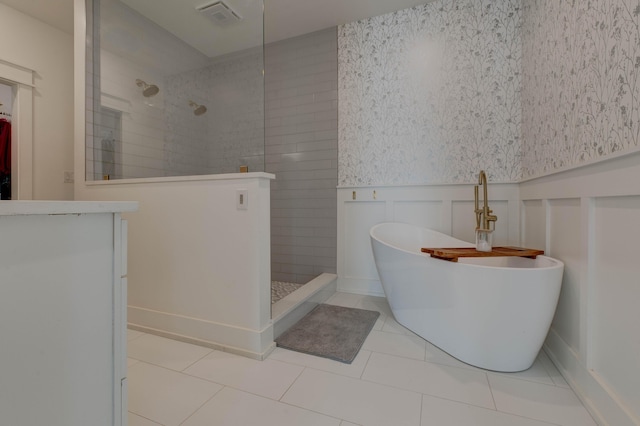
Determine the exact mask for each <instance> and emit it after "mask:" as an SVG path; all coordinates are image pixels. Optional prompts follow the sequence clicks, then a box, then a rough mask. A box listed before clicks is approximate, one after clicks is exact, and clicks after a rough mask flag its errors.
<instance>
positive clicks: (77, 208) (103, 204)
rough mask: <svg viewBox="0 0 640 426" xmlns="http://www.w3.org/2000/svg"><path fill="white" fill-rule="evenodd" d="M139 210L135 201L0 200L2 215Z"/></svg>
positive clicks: (0, 212) (0, 214)
mask: <svg viewBox="0 0 640 426" xmlns="http://www.w3.org/2000/svg"><path fill="white" fill-rule="evenodd" d="M136 210H138V203H137V202H135V201H35V200H34V201H31V200H29V201H26V200H25V201H17V200H16V201H13V200H12V201H0V216H20V215H56V214H87V213H122V212H134V211H136Z"/></svg>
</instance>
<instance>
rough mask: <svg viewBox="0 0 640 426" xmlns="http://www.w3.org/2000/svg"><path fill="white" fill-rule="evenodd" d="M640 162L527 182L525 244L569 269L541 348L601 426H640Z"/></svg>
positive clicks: (639, 158) (625, 160) (636, 157)
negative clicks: (539, 249) (561, 262)
mask: <svg viewBox="0 0 640 426" xmlns="http://www.w3.org/2000/svg"><path fill="white" fill-rule="evenodd" d="M638 176H640V154H630V155H627V156H624V157H621V158H618V159H613V160H609V161H604V162H600V163H597V164H594V165H590V166H586V167H582V168H579V169H574V170H571V171H567V172H563V173H558V174H554V175H550V176H547V177H544V178H540V179H535V180H531V181H527V182H524V183H522V184H521V185H520V193H521V197H522V243H523V245H524V246H542V247H543V248H544V249H545V251H546V252H547V254H548V255H550V256H552V257H556V258H559V259H560V260H562V261H563V262H564V263H565V271H564V278H563V283H562V291H561V294H560V300H559V303H558V308H557V311H556V315H555V318H554V320H553V324H552V326H551V331H550V333H549V336H548V338H547V341H546V344H545V348H546V350H547V353H548V354H549V355H550V356H551V358H552V359H553V361H554V363H555V364H556V366H558V368H559V369H560V370H561V372H562V375H563V376H564V377H565V379H567V381H568V382H569V383H570V385H571V387H572V388H573V389H574V390H575V391H576V392H577V393H578V394H579V396H580V397H581V399H582V401H583V402H584V404H585V405H586V406H587V407H588V408H589V409H590V411H591V412H592V414H593V415H594V417H595V418H596V419H597V420H598V422H599V423H600V424H602V425H612V426H614V425H615V426H631V425H638V424H640V386H638V383H640V338H638V331H637V327H638V324H640V310H639V309H638V306H637V304H638V301H640V286H639V285H638V283H639V280H638V276H640V268H639V267H638V249H637V245H638V241H640V226H638V219H639V218H640V187H639V186H638Z"/></svg>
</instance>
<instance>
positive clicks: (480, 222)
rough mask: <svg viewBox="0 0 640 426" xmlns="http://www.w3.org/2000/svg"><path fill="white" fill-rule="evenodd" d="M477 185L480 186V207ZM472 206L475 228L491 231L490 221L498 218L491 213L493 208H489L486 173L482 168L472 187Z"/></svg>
mask: <svg viewBox="0 0 640 426" xmlns="http://www.w3.org/2000/svg"><path fill="white" fill-rule="evenodd" d="M479 186H482V196H483V206H482V208H480V200H479V194H478V193H479ZM474 196H475V200H474V208H475V214H476V230H483V231H491V228H490V223H491V222H493V223H494V225H493V227H494V228H495V222H496V221H497V220H498V216H496V215H493V214H492V213H493V210H491V209H490V208H489V196H488V190H487V174H486V173H485V172H484V170H480V174H479V175H478V185H476V186H475V187H474Z"/></svg>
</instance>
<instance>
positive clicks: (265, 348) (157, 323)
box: [127, 306, 275, 360]
mask: <svg viewBox="0 0 640 426" xmlns="http://www.w3.org/2000/svg"><path fill="white" fill-rule="evenodd" d="M127 311H128V326H129V328H131V329H133V330H138V331H142V332H145V333H150V334H155V335H158V336H162V337H167V338H170V339H174V340H179V341H182V342H186V343H192V344H196V345H200V346H205V347H208V348H212V349H216V350H220V351H224V352H229V353H234V354H237V355H242V356H245V357H247V358H252V359H258V360H263V359H265V358H266V357H267V356H268V355H269V354H270V353H271V352H272V351H273V349H274V348H275V343H274V341H273V323H271V322H270V323H269V324H268V325H267V326H266V327H265V328H264V329H262V330H250V329H246V328H240V327H234V326H231V325H228V324H220V323H215V322H211V321H206V320H201V319H197V318H188V317H182V316H179V315H175V314H170V313H166V312H159V311H154V310H151V309H146V308H141V307H137V306H128V309H127Z"/></svg>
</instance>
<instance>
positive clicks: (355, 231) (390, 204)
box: [337, 184, 520, 296]
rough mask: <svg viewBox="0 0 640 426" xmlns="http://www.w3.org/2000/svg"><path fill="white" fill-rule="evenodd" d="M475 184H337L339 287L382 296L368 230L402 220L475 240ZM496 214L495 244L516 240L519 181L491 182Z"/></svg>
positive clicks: (490, 201)
mask: <svg viewBox="0 0 640 426" xmlns="http://www.w3.org/2000/svg"><path fill="white" fill-rule="evenodd" d="M473 187H474V185H416V186H380V187H359V188H355V187H354V188H344V187H343V188H339V189H338V249H337V251H338V254H337V255H338V259H337V260H338V262H337V269H338V291H344V292H348V293H357V294H369V295H375V296H384V292H383V290H382V286H381V284H380V278H379V277H378V272H377V271H376V266H375V262H374V260H373V253H372V251H371V242H370V240H369V229H371V227H372V226H373V225H376V224H378V223H381V222H403V223H409V224H412V225H417V226H420V227H424V228H430V229H434V230H436V231H440V232H444V233H446V234H449V235H452V236H454V237H456V238H459V239H461V240H465V241H470V242H473V241H475V227H476V222H475V221H476V219H475V214H474V212H473V209H474V204H473V202H474V192H473ZM489 205H490V207H491V208H492V209H493V211H494V214H496V215H497V216H498V221H497V223H496V231H495V234H494V245H516V246H517V245H519V243H520V237H519V235H520V231H519V226H520V207H519V191H518V184H490V185H489Z"/></svg>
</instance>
